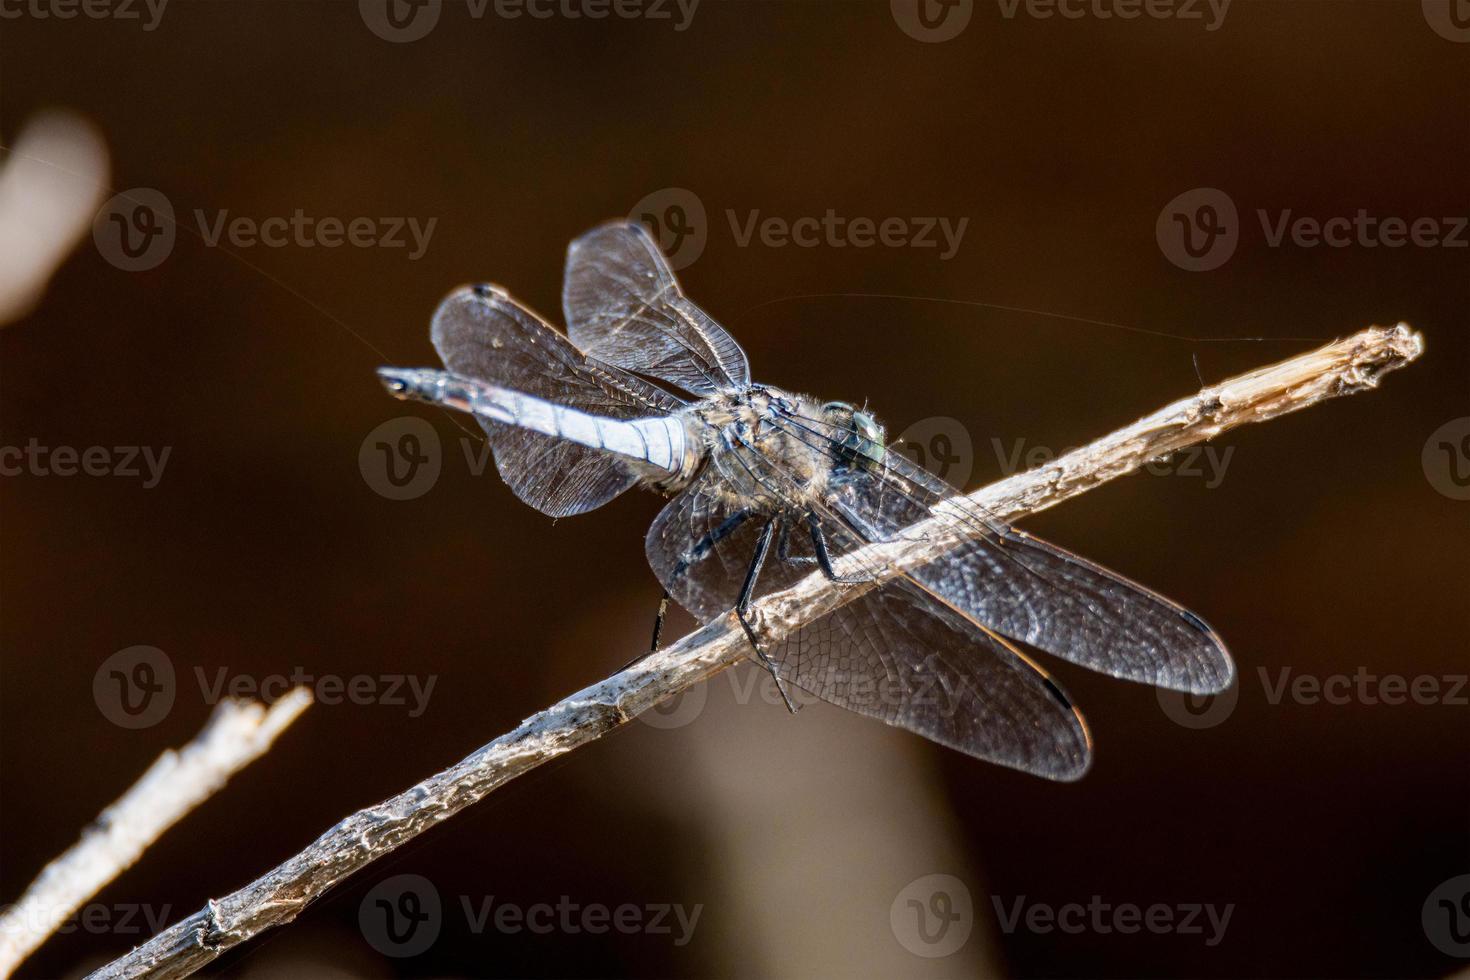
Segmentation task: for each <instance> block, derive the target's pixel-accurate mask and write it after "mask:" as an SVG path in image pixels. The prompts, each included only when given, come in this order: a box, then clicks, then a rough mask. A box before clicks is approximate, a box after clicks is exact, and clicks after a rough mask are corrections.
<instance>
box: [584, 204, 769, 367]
mask: <svg viewBox="0 0 1470 980" xmlns="http://www.w3.org/2000/svg"><path fill="white" fill-rule="evenodd" d="M562 306H563V308H564V310H565V312H566V318H567V334H568V336H570V337H571V339H572V342H573V343H575V344H576V345H577V346H578V347H580V348H581V349H582V350H584V351H586V352H587V353H588V354H590V355H592V356H594V357H597V358H599V359H601V360H603V361H607V362H608V363H610V364H615V365H617V366H618V367H620V368H623V369H625V370H627V371H632V372H635V373H637V374H641V375H645V376H647V377H651V378H658V379H661V380H663V381H667V382H669V383H671V384H675V385H678V386H679V387H680V388H683V389H684V390H685V391H688V392H692V393H694V394H697V395H708V394H712V393H713V392H715V391H716V390H718V389H720V388H743V387H745V386H746V385H748V384H750V367H749V365H748V364H747V363H746V360H745V352H744V351H742V350H741V349H740V345H739V344H737V343H736V342H735V339H734V338H733V337H731V336H730V335H729V334H728V333H726V332H725V328H724V327H722V326H720V325H719V324H718V323H716V322H715V321H714V320H713V319H712V318H711V317H710V316H709V314H707V313H705V312H704V311H703V310H701V309H700V308H699V307H698V306H695V305H694V304H693V303H691V302H690V301H689V300H688V299H687V298H685V296H684V294H683V293H682V292H680V290H679V283H678V280H676V279H675V278H674V273H673V271H672V270H671V269H670V268H669V266H668V263H667V262H666V261H665V260H664V257H663V255H662V253H660V252H659V250H658V246H657V245H656V244H655V243H654V241H653V239H652V237H650V236H649V234H648V232H647V231H646V230H645V229H644V228H643V226H642V225H640V224H636V223H632V222H629V223H615V224H608V225H603V226H602V227H600V228H596V229H594V230H592V231H590V232H588V233H587V234H585V235H583V236H582V237H581V238H578V239H577V240H576V241H574V242H572V244H571V245H570V246H569V247H568V249H567V271H566V281H565V283H564V284H563V286H562Z"/></svg>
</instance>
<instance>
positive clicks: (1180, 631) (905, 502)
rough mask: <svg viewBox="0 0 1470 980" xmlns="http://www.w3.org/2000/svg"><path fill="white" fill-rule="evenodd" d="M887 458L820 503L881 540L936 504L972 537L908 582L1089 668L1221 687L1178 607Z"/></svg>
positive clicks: (1220, 671) (1179, 686)
mask: <svg viewBox="0 0 1470 980" xmlns="http://www.w3.org/2000/svg"><path fill="white" fill-rule="evenodd" d="M956 494H957V491H954V490H952V489H951V488H950V487H949V486H948V485H947V484H944V483H943V482H942V481H940V480H938V479H937V478H935V477H934V476H932V475H931V474H929V473H928V472H927V471H925V470H923V469H920V468H919V467H917V466H915V465H914V464H913V463H912V462H910V461H909V460H908V459H905V458H904V457H903V456H900V455H899V454H897V453H895V452H892V451H890V452H889V453H887V458H886V460H885V463H884V465H883V467H882V468H881V469H880V470H874V471H866V472H859V473H854V474H852V475H850V477H849V478H847V479H845V480H844V481H842V486H841V487H840V488H839V489H838V491H837V492H836V493H835V494H833V496H832V498H831V501H830V503H831V506H832V507H833V509H835V510H836V511H838V512H839V513H840V515H841V516H842V518H844V520H845V521H846V522H847V523H848V524H849V525H850V526H852V527H854V528H856V529H857V530H858V531H859V532H860V534H861V536H862V537H864V538H867V539H869V540H878V539H884V538H888V537H891V536H892V535H894V534H896V533H898V532H899V531H900V530H902V529H903V528H904V527H906V526H908V525H910V524H912V523H914V522H916V521H918V520H922V519H924V518H926V517H929V516H930V515H931V510H930V508H931V507H932V506H933V505H934V504H937V503H938V502H940V501H941V500H944V499H946V498H948V499H949V500H950V501H951V503H950V504H949V505H948V508H947V509H946V513H947V514H948V515H949V516H947V517H946V518H945V520H947V521H955V522H959V523H962V524H965V525H967V530H968V532H969V533H970V534H971V535H978V536H974V537H972V538H971V540H969V541H967V542H965V543H963V544H961V545H959V546H958V547H955V548H953V549H951V550H949V551H948V552H946V553H945V555H944V556H943V557H941V558H939V559H938V560H936V561H934V562H931V563H930V564H928V565H925V566H923V567H921V568H918V569H916V570H914V571H913V572H912V573H911V575H910V577H911V578H912V579H913V580H914V581H916V582H917V583H919V584H920V585H922V586H923V587H924V588H925V589H926V590H928V591H930V592H932V593H934V594H935V595H936V596H937V597H939V598H940V599H941V600H942V601H943V602H944V603H945V604H947V605H949V606H952V607H954V608H955V609H957V610H959V611H960V612H962V613H963V614H964V615H965V616H967V617H968V618H971V619H973V620H974V621H976V622H977V623H979V624H981V625H983V626H985V627H988V628H990V629H993V630H995V631H997V632H1000V633H1004V634H1005V635H1006V636H1009V637H1011V638H1013V639H1016V640H1021V641H1023V642H1025V643H1028V644H1030V645H1032V646H1034V647H1037V648H1038V649H1041V650H1045V651H1046V652H1047V653H1050V654H1053V655H1055V656H1058V657H1061V658H1062V659H1064V660H1070V661H1071V662H1072V663H1075V664H1079V665H1080V666H1083V667H1087V668H1089V669H1091V670H1096V671H1100V672H1101V673H1104V674H1108V675H1111V676H1113V677H1119V678H1123V679H1126V680H1132V681H1141V682H1143V683H1147V684H1153V685H1156V686H1158V687H1165V688H1170V689H1172V690H1178V691H1189V692H1193V693H1196V694H1209V693H1215V692H1218V691H1222V690H1224V689H1225V688H1227V687H1229V686H1230V684H1231V682H1232V680H1233V679H1234V676H1235V667H1234V664H1233V662H1232V661H1231V659H1230V655H1229V653H1228V652H1227V651H1226V649H1225V645H1224V643H1223V642H1222V641H1221V639H1220V637H1219V636H1218V635H1217V634H1216V633H1215V632H1214V630H1212V629H1211V628H1210V627H1209V625H1208V624H1206V623H1205V622H1204V620H1202V619H1200V618H1199V617H1198V616H1196V615H1194V614H1193V613H1191V612H1189V611H1188V610H1187V609H1185V608H1183V607H1182V606H1179V605H1178V604H1176V603H1174V602H1172V601H1170V600H1169V599H1166V598H1164V597H1163V596H1161V595H1158V594H1157V593H1155V592H1152V591H1150V590H1149V589H1146V588H1144V587H1143V586H1141V585H1139V584H1137V583H1136V582H1133V581H1130V580H1129V579H1127V578H1124V577H1123V576H1122V575H1119V574H1118V573H1116V572H1113V571H1110V570H1109V569H1106V568H1103V567H1102V566H1101V565H1097V564H1095V563H1093V562H1090V561H1088V560H1087V559H1085V558H1081V557H1079V556H1077V555H1074V554H1072V553H1071V552H1068V551H1065V550H1063V549H1061V548H1058V547H1056V546H1055V545H1051V544H1048V543H1046V542H1045V541H1041V540H1039V539H1037V538H1034V537H1032V536H1030V535H1029V534H1025V533H1023V532H1021V531H1017V530H1015V529H1013V528H1010V527H1008V526H1007V525H1005V524H1004V523H1002V522H1000V521H997V520H995V519H994V518H992V517H991V516H990V515H989V514H987V513H986V512H985V511H984V509H983V508H981V507H980V506H979V505H978V504H974V503H973V502H970V501H968V500H966V499H965V498H963V497H957V496H956Z"/></svg>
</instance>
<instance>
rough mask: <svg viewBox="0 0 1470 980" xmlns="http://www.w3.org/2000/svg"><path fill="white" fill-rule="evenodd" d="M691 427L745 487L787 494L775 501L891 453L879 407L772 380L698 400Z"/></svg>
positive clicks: (714, 460) (822, 486) (815, 490)
mask: <svg viewBox="0 0 1470 980" xmlns="http://www.w3.org/2000/svg"><path fill="white" fill-rule="evenodd" d="M689 430H690V435H691V440H690V441H691V443H692V444H694V445H697V446H701V447H702V449H703V453H704V455H705V457H706V459H707V460H708V461H709V463H710V464H711V465H714V466H716V467H718V468H719V469H720V470H721V471H722V472H723V473H724V474H725V477H726V479H727V480H729V481H733V482H734V483H736V484H738V485H739V486H740V488H741V491H742V492H743V493H746V494H748V495H749V496H750V497H752V498H756V499H766V498H769V499H771V500H772V501H775V500H782V501H783V504H784V506H782V507H775V508H773V509H785V508H786V507H789V505H790V503H791V501H790V499H789V494H791V493H795V494H796V495H797V496H798V497H806V496H808V495H810V496H812V497H813V498H815V497H819V496H820V495H822V494H824V493H825V492H826V491H827V489H828V487H829V485H830V484H831V483H832V481H833V480H834V478H838V477H839V476H840V474H841V473H842V472H843V471H845V470H848V469H861V468H867V467H870V466H873V465H876V464H879V463H881V462H882V460H883V454H884V433H883V427H882V426H881V425H879V424H878V422H877V420H876V419H875V418H874V417H873V416H872V415H871V414H869V413H867V412H864V411H861V410H858V409H855V408H854V407H853V406H851V405H848V404H846V403H845V402H826V403H824V402H822V401H820V400H818V399H815V398H811V397H808V396H806V395H799V394H793V393H791V392H786V391H782V390H780V389H778V388H772V387H769V386H765V385H752V386H750V387H747V388H744V389H741V390H736V391H725V392H720V393H719V394H717V395H714V396H712V397H710V398H707V399H705V400H704V401H701V402H698V403H696V404H695V405H694V406H693V407H692V408H691V410H690V417H689ZM752 459H755V460H759V461H760V463H761V464H762V465H753V464H752V462H751V460H752ZM777 482H779V483H781V484H783V486H782V487H781V488H779V490H778V489H777V488H775V487H773V486H772V484H773V483H777Z"/></svg>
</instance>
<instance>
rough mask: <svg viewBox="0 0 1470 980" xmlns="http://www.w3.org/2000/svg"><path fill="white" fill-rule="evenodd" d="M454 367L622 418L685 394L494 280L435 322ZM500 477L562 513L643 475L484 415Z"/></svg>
mask: <svg viewBox="0 0 1470 980" xmlns="http://www.w3.org/2000/svg"><path fill="white" fill-rule="evenodd" d="M431 337H432V339H433V341H434V347H435V349H436V350H438V351H439V356H440V357H441V358H443V360H444V365H445V367H447V368H448V369H449V370H450V371H451V372H453V373H455V374H458V375H463V376H465V377H469V378H476V379H479V380H481V381H488V382H491V383H492V384H497V385H501V386H503V387H506V388H511V389H514V390H516V391H520V392H524V393H525V394H528V395H535V396H536V397H539V398H544V399H547V400H548V401H554V402H557V403H558V404H561V405H567V406H569V407H572V408H579V409H582V410H583V411H586V412H592V413H594V414H598V415H606V416H611V417H613V418H620V419H626V418H636V417H639V416H649V415H665V414H669V413H671V412H674V411H677V410H678V409H679V408H680V407H681V405H682V403H681V402H680V401H679V400H678V399H676V398H674V397H673V396H672V395H670V394H668V393H667V392H664V391H661V390H659V389H658V388H655V387H654V386H652V385H650V384H648V383H647V382H645V381H642V380H640V379H639V378H635V377H633V376H632V375H629V374H626V373H625V372H623V371H620V370H618V369H617V368H615V367H613V366H611V365H608V364H604V363H601V362H599V361H598V360H597V359H595V358H590V357H588V356H587V355H586V354H584V353H583V352H582V351H580V350H578V349H577V348H576V347H575V346H573V345H572V343H571V342H570V341H569V340H567V338H566V337H563V336H562V335H561V334H560V333H558V332H557V331H556V330H555V329H553V328H552V327H551V326H550V325H549V324H548V323H546V321H544V320H542V319H541V318H540V317H539V316H537V315H536V314H535V313H533V312H531V311H530V310H528V309H526V308H525V307H523V306H521V305H520V304H518V303H516V301H515V300H513V299H511V298H510V296H509V295H507V294H506V293H505V292H504V291H502V290H500V289H497V288H495V287H487V286H475V287H467V288H464V289H459V290H456V291H455V292H454V293H452V294H450V296H449V297H448V298H447V299H445V300H444V302H443V303H441V304H440V306H439V309H438V311H437V312H435V314H434V323H433V328H432V331H431ZM479 422H480V425H481V426H482V427H483V428H484V429H485V434H486V435H487V436H488V437H489V439H490V445H491V448H492V449H493V450H494V453H495V466H496V469H497V470H498V471H499V472H500V476H501V479H503V480H504V481H505V482H506V484H508V485H509V486H510V488H511V490H513V491H514V492H515V495H516V496H517V497H519V498H521V499H522V500H524V501H525V502H526V503H528V504H530V505H531V506H532V507H535V508H536V509H537V510H539V511H541V512H542V513H545V514H550V515H551V516H553V517H565V516H568V515H571V514H581V513H584V512H586V511H589V510H593V509H595V508H597V507H601V506H602V505H603V504H605V503H607V502H608V501H609V500H612V499H613V498H614V497H616V496H617V495H618V494H620V493H622V492H623V491H624V490H626V489H628V488H629V487H631V486H632V485H633V484H634V483H635V482H637V479H638V478H637V476H636V475H635V474H634V473H633V472H632V471H631V470H630V469H629V468H628V467H627V466H626V465H624V464H623V462H622V461H621V460H620V459H619V458H618V457H616V456H615V455H614V454H612V453H604V452H599V451H598V450H596V449H591V448H588V447H585V446H579V445H576V444H574V443H570V442H566V441H564V440H561V439H557V438H555V437H552V436H547V435H542V434H541V433H538V432H532V431H529V430H527V429H522V428H517V427H514V426H508V425H501V424H499V423H496V422H491V421H488V420H486V419H484V418H480V419H479Z"/></svg>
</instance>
